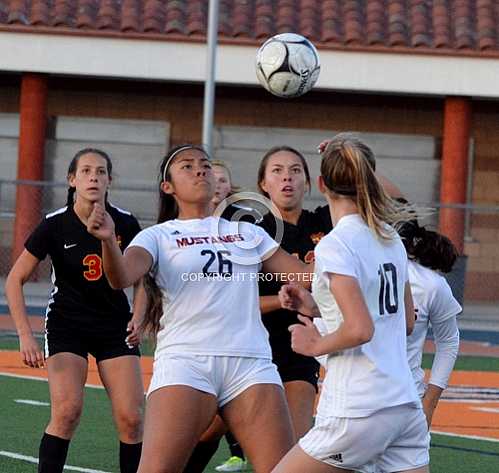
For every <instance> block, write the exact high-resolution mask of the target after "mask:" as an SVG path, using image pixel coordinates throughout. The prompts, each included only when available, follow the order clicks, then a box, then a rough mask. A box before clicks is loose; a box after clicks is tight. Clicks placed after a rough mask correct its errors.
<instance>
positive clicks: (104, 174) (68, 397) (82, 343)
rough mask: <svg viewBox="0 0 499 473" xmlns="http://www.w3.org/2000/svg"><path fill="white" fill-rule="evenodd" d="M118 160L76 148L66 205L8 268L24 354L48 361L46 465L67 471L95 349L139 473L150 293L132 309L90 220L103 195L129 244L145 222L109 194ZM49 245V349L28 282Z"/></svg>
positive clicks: (129, 465)
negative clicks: (37, 325) (143, 327)
mask: <svg viewBox="0 0 499 473" xmlns="http://www.w3.org/2000/svg"><path fill="white" fill-rule="evenodd" d="M111 170H112V165H111V161H110V159H109V157H108V156H107V154H106V153H104V152H103V151H100V150H97V149H90V148H89V149H83V150H81V151H79V152H78V153H77V154H76V155H75V157H74V158H73V160H72V161H71V164H70V166H69V169H68V182H69V186H70V187H69V190H68V202H67V206H66V207H64V208H61V209H59V210H56V211H55V212H52V213H50V214H48V215H47V216H46V217H45V218H44V219H43V221H42V222H41V223H40V224H39V225H38V227H37V228H36V229H35V230H34V231H33V233H32V234H31V235H30V236H29V238H28V240H27V241H26V244H25V250H24V251H23V252H22V253H21V255H20V256H19V258H18V259H17V261H16V263H15V264H14V266H13V268H12V269H11V271H10V273H9V276H8V278H7V283H6V294H7V299H8V303H9V308H10V313H11V314H12V317H13V319H14V322H15V324H16V328H17V332H18V335H19V343H20V352H21V355H22V357H23V362H24V363H25V364H26V365H28V366H31V367H44V366H45V365H46V366H47V370H48V380H49V389H50V401H51V417H50V422H49V424H48V426H47V428H46V429H45V433H44V435H43V437H42V440H41V443H40V452H39V464H38V471H39V473H60V472H62V471H63V467H64V462H65V460H66V456H67V451H68V447H69V442H70V440H71V438H72V436H73V434H74V431H75V429H76V427H77V425H78V422H79V419H80V414H81V411H82V406H83V392H84V390H83V388H84V385H85V381H86V378H87V370H88V361H87V356H88V353H90V354H92V355H93V356H94V357H95V359H96V361H97V366H98V370H99V375H100V377H101V380H102V382H103V384H104V386H105V388H106V391H107V393H108V395H109V398H110V400H111V405H112V411H113V417H114V420H115V423H116V427H117V430H118V434H119V439H120V469H121V472H122V473H132V472H133V473H135V472H136V470H137V466H138V463H139V459H140V453H141V448H142V443H141V442H142V417H143V398H144V388H143V385H142V378H141V371H140V365H139V350H138V348H137V346H136V345H138V342H139V331H138V328H139V325H140V323H141V321H142V318H143V315H144V314H143V312H144V310H143V308H144V307H145V304H144V302H145V297H144V296H143V291H142V290H139V291H138V292H137V297H136V298H135V304H134V314H133V317H132V316H131V314H130V307H129V304H128V300H127V298H126V295H125V293H124V292H123V291H116V290H114V289H111V287H110V286H109V283H108V282H107V279H106V277H105V275H104V271H103V266H102V258H101V254H102V251H101V243H100V241H99V240H98V239H97V238H95V237H94V236H92V235H90V234H89V233H88V232H87V229H86V223H87V218H88V216H89V215H90V213H91V212H92V209H93V206H94V204H95V203H100V204H102V205H105V206H106V208H107V210H108V212H109V214H110V215H111V216H112V218H113V220H114V222H115V228H116V238H117V239H118V241H119V242H120V246H121V248H122V249H124V248H126V246H127V245H128V243H129V242H130V241H131V240H132V238H133V237H134V236H135V235H136V234H137V233H138V232H139V231H140V227H139V224H138V222H137V220H136V219H135V217H133V216H132V215H131V214H130V213H129V212H126V211H124V210H121V209H119V208H117V207H115V206H113V205H111V204H109V203H108V202H107V201H106V195H107V189H108V186H109V183H110V182H111ZM47 255H49V256H50V258H51V260H52V281H53V283H54V289H53V291H52V293H51V296H50V300H49V303H48V307H47V312H46V319H45V321H46V331H45V337H46V338H45V352H43V351H42V350H41V349H40V346H39V345H38V343H37V341H36V340H35V338H34V337H33V334H32V331H31V328H30V326H29V322H28V318H27V315H26V308H25V302H24V295H23V285H24V283H25V282H26V281H27V280H28V279H29V277H30V275H31V274H32V273H33V272H34V270H35V269H36V267H37V266H38V264H39V263H40V261H41V260H43V259H44V258H45V257H46V256H47ZM135 288H136V289H137V288H139V285H136V287H135ZM139 296H140V297H139Z"/></svg>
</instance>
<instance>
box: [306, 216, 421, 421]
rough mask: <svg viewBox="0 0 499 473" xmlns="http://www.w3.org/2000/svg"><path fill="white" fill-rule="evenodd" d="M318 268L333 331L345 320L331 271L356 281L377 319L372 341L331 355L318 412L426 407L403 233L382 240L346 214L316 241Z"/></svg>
mask: <svg viewBox="0 0 499 473" xmlns="http://www.w3.org/2000/svg"><path fill="white" fill-rule="evenodd" d="M387 228H388V227H387ZM315 273H316V277H315V278H314V282H313V284H312V295H313V297H314V299H315V301H316V303H317V305H318V307H319V309H320V311H321V314H322V318H323V320H324V322H325V324H326V326H327V329H328V331H329V332H333V331H335V330H337V328H338V327H339V326H340V325H341V323H342V321H343V317H342V314H341V312H340V310H339V308H338V305H337V304H336V301H335V299H334V297H333V295H332V293H331V291H330V290H329V274H330V273H336V274H342V275H347V276H351V277H354V278H355V279H356V280H357V282H358V284H359V286H360V289H361V291H362V294H363V296H364V299H365V302H366V305H367V307H368V310H369V313H370V315H371V318H372V321H373V324H374V335H373V338H372V339H371V341H370V342H368V343H365V344H363V345H361V346H359V347H355V348H350V349H347V350H343V351H341V352H339V353H333V354H330V355H329V356H328V361H327V373H326V378H325V380H324V383H323V388H322V393H321V398H320V401H319V406H318V415H320V416H322V417H328V416H335V417H365V416H368V415H370V414H372V413H374V412H376V411H378V410H380V409H384V408H386V407H391V406H397V405H401V404H408V403H411V404H412V405H414V406H415V407H421V403H420V401H419V397H418V395H417V393H416V388H415V386H414V381H413V379H412V375H411V371H410V369H409V365H408V362H407V354H406V321H405V306H404V287H405V283H406V282H407V254H406V252H405V248H404V246H403V244H402V242H401V241H400V238H399V237H398V235H396V234H394V238H393V239H392V240H384V241H381V240H380V239H378V238H377V237H376V236H375V235H374V234H373V232H372V231H371V230H370V229H369V227H368V226H367V225H366V224H365V223H364V221H363V220H362V218H361V217H360V215H359V214H354V215H347V216H345V217H343V218H341V219H340V221H339V222H338V223H337V225H336V226H335V227H334V229H333V230H332V231H331V232H330V233H329V234H328V235H327V236H325V237H324V238H323V239H322V240H321V241H320V242H319V244H318V245H317V246H316V248H315Z"/></svg>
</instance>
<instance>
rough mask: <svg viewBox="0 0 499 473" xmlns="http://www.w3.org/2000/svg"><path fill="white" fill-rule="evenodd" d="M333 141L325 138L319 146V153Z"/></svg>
mask: <svg viewBox="0 0 499 473" xmlns="http://www.w3.org/2000/svg"><path fill="white" fill-rule="evenodd" d="M330 142H331V140H324V141H321V142H320V143H319V146H317V152H318V153H319V154H322V153H324V150H325V149H326V148H327V145H328V144H329V143H330Z"/></svg>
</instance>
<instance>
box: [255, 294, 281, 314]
mask: <svg viewBox="0 0 499 473" xmlns="http://www.w3.org/2000/svg"><path fill="white" fill-rule="evenodd" d="M280 308H281V302H280V301H279V296H260V312H261V313H262V314H267V313H269V312H273V311H275V310H279V309H280Z"/></svg>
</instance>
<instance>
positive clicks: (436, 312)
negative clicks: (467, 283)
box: [428, 276, 463, 324]
mask: <svg viewBox="0 0 499 473" xmlns="http://www.w3.org/2000/svg"><path fill="white" fill-rule="evenodd" d="M462 310H463V308H462V307H461V306H460V305H459V302H457V301H456V299H455V298H454V296H453V294H452V289H451V288H450V286H449V284H448V283H447V281H446V280H445V279H444V278H443V277H441V276H438V279H437V280H436V281H435V286H434V287H433V290H432V291H431V293H430V295H429V297H428V314H429V319H430V323H431V324H438V323H440V322H443V321H444V320H446V319H448V318H449V317H455V316H456V315H457V314H459V313H460V312H461V311H462Z"/></svg>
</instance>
